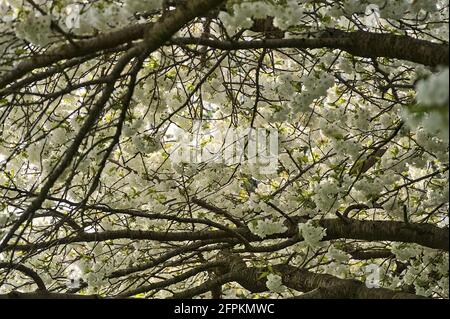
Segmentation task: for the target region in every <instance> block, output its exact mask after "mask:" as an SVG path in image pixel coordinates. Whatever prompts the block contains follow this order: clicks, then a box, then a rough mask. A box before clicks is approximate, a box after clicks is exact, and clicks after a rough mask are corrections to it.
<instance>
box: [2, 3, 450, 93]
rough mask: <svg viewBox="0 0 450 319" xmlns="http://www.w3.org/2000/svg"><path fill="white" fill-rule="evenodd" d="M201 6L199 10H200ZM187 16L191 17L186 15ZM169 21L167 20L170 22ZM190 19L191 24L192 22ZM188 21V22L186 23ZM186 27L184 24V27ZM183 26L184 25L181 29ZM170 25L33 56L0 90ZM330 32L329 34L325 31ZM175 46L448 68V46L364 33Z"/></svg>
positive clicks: (183, 41) (205, 6)
mask: <svg viewBox="0 0 450 319" xmlns="http://www.w3.org/2000/svg"><path fill="white" fill-rule="evenodd" d="M221 2H223V1H221V0H214V1H213V0H202V1H195V2H194V1H193V2H188V5H186V8H190V9H186V10H184V11H183V10H181V11H183V12H186V13H189V14H190V15H189V18H190V19H189V20H191V19H193V18H195V17H196V16H199V15H200V14H202V13H205V12H208V11H209V10H211V9H212V8H214V7H215V6H217V5H219V4H220V3H221ZM197 4H198V7H197ZM186 16H188V15H186ZM170 20H171V19H169V20H168V21H170ZM189 20H188V21H189ZM186 22H187V21H186ZM182 25H184V23H183V24H182ZM182 25H181V26H182ZM170 26H171V25H169V24H168V23H166V22H164V21H163V22H157V23H156V24H155V25H153V24H139V25H133V26H130V27H126V28H123V29H121V30H118V31H113V32H109V33H105V34H101V35H99V36H97V37H95V38H92V39H87V40H81V41H78V42H76V46H74V45H73V44H70V43H68V44H63V45H61V46H59V47H56V48H54V49H50V50H48V51H47V52H45V53H43V54H40V55H36V56H33V57H31V58H29V59H26V60H24V61H22V62H20V63H19V64H18V65H17V66H15V69H14V70H13V71H11V72H9V73H6V74H4V75H3V76H2V77H1V78H0V89H2V88H4V87H5V86H7V85H8V84H10V83H12V82H13V81H15V80H18V79H20V78H21V77H22V76H24V75H26V74H27V73H29V72H31V71H32V70H34V69H37V68H42V67H46V66H50V65H52V64H53V63H56V62H58V61H62V60H67V59H72V58H76V57H81V56H85V55H87V54H92V53H95V52H98V51H102V50H107V49H111V48H115V47H118V46H120V45H123V44H125V43H129V42H132V41H136V40H140V39H143V38H144V34H146V33H147V32H148V34H150V33H151V31H146V30H156V29H157V30H158V31H159V32H161V30H170V29H171V28H170ZM326 33H327V32H326ZM171 44H176V45H188V44H193V45H205V46H209V47H212V48H217V49H221V50H245V49H261V48H267V49H280V48H298V49H319V48H328V49H340V50H344V51H347V52H348V53H350V54H353V55H355V56H361V57H370V58H373V57H386V58H394V59H400V60H407V61H411V62H416V63H419V64H424V65H428V66H437V65H449V56H448V55H449V46H448V45H447V44H439V43H434V42H431V41H426V40H419V39H415V38H412V37H409V36H403V35H392V34H378V33H371V32H365V31H357V32H342V31H331V32H329V35H326V34H325V36H322V37H320V38H317V39H267V40H263V41H237V42H230V41H218V40H210V39H206V38H178V39H174V40H173V41H171Z"/></svg>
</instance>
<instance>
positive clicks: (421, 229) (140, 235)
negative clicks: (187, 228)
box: [5, 218, 449, 251]
mask: <svg viewBox="0 0 450 319" xmlns="http://www.w3.org/2000/svg"><path fill="white" fill-rule="evenodd" d="M294 220H295V221H296V222H297V223H300V222H305V220H304V219H303V218H297V219H295V218H294ZM319 224H320V226H321V227H323V228H325V229H326V232H327V235H326V236H325V237H324V239H323V240H334V239H360V240H365V241H398V242H405V243H416V244H419V245H422V246H425V247H429V248H435V249H441V250H445V251H448V250H449V229H448V228H439V227H436V226H433V225H431V224H409V223H404V222H395V221H359V220H353V219H323V220H321V221H320V222H319ZM233 232H235V233H237V234H239V235H240V236H243V237H245V238H246V239H247V240H248V241H249V242H261V241H263V239H261V238H260V237H258V236H256V235H254V234H252V233H251V232H250V230H249V229H248V228H235V229H233ZM296 235H298V229H297V226H296V225H294V226H292V227H291V229H290V230H288V231H286V232H285V233H283V234H277V235H273V236H269V237H268V239H275V238H292V237H294V236H296ZM114 239H139V240H155V241H159V242H170V241H173V242H183V241H191V240H222V241H223V242H230V243H239V238H238V237H236V236H233V234H232V233H230V232H226V231H222V230H219V231H194V232H154V231H140V230H116V231H105V232H100V233H82V234H78V235H75V236H72V237H65V238H61V239H56V240H52V241H48V242H39V243H35V244H26V245H15V246H7V247H6V248H5V250H12V249H15V250H22V251H27V250H32V249H45V248H49V247H53V246H58V245H65V244H71V243H82V242H85V243H87V242H100V241H107V240H114ZM299 240H301V238H300V239H299Z"/></svg>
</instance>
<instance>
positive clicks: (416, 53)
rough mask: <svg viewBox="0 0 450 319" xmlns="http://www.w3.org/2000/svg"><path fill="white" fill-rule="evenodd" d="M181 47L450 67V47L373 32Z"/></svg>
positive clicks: (184, 41)
mask: <svg viewBox="0 0 450 319" xmlns="http://www.w3.org/2000/svg"><path fill="white" fill-rule="evenodd" d="M172 43H173V44H177V45H204V46H208V47H211V48H215V49H220V50H228V51H232V50H249V49H262V48H266V49H281V48H296V49H320V48H328V49H339V50H343V51H346V52H348V53H350V54H352V55H354V56H360V57H365V58H376V57H385V58H393V59H399V60H407V61H411V62H415V63H419V64H424V65H428V66H437V65H449V56H448V54H449V46H448V45H446V44H438V43H434V42H430V41H425V40H419V39H415V38H412V37H409V36H404V35H393V34H380V33H373V32H365V31H357V32H340V31H339V32H336V33H335V34H332V35H330V36H327V37H320V38H315V39H266V40H258V41H235V42H231V41H220V40H211V39H207V38H177V39H174V40H173V41H172Z"/></svg>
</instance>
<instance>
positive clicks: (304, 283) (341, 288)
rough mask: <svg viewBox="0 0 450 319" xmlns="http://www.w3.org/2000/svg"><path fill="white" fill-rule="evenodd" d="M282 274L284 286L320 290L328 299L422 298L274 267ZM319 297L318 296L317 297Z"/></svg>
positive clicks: (296, 269)
mask: <svg viewBox="0 0 450 319" xmlns="http://www.w3.org/2000/svg"><path fill="white" fill-rule="evenodd" d="M274 269H275V270H276V271H279V272H280V273H281V277H282V279H283V284H284V285H286V286H288V287H290V288H293V289H295V290H298V291H303V292H309V291H314V290H315V289H319V290H320V292H321V295H322V298H326V299H334V298H339V299H416V298H422V297H421V296H417V295H414V294H410V293H405V292H401V291H394V290H390V289H386V288H368V287H367V286H366V285H365V284H364V283H363V282H361V281H358V280H353V279H340V278H337V277H335V276H332V275H328V274H315V273H312V272H310V271H307V270H304V269H299V268H296V267H293V266H290V265H277V266H274ZM316 297H317V296H316Z"/></svg>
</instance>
